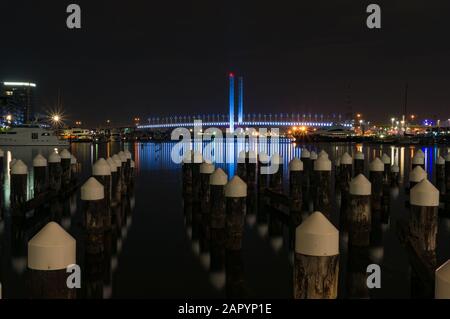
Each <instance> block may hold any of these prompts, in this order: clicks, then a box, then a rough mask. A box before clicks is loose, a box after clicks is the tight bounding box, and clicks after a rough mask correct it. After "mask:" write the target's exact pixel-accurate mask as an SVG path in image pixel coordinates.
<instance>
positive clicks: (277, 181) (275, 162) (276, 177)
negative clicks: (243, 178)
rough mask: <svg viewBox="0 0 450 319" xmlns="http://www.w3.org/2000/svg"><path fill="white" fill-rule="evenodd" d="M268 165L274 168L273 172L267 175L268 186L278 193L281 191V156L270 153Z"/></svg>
mask: <svg viewBox="0 0 450 319" xmlns="http://www.w3.org/2000/svg"><path fill="white" fill-rule="evenodd" d="M270 166H271V167H273V168H275V172H274V173H273V174H270V176H269V184H270V188H271V189H272V190H273V191H275V192H278V193H282V192H283V157H282V156H281V155H280V154H278V153H274V154H272V156H271V158H270Z"/></svg>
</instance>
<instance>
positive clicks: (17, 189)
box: [10, 160, 28, 214]
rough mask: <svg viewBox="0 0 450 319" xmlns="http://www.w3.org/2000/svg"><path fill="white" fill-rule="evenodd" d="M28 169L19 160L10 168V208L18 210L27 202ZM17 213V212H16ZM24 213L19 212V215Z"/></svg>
mask: <svg viewBox="0 0 450 319" xmlns="http://www.w3.org/2000/svg"><path fill="white" fill-rule="evenodd" d="M27 182H28V167H27V166H26V165H25V163H24V162H22V161H21V160H18V161H16V163H15V164H14V166H13V167H12V168H11V195H10V196H11V206H12V207H13V208H18V207H20V206H22V205H23V204H25V202H26V201H27ZM17 213H19V212H17ZM22 213H25V212H20V214H22Z"/></svg>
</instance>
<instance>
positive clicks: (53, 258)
mask: <svg viewBox="0 0 450 319" xmlns="http://www.w3.org/2000/svg"><path fill="white" fill-rule="evenodd" d="M75 263H76V241H75V239H74V238H73V237H72V236H70V234H68V233H67V232H66V231H65V230H64V229H63V228H62V227H61V226H60V225H58V224H57V223H55V222H50V223H48V224H47V225H45V226H44V228H42V229H41V230H40V231H39V232H38V233H37V234H36V235H35V236H34V237H33V238H31V240H30V241H29V242H28V268H29V269H35V270H60V269H66V268H67V266H69V265H72V264H75Z"/></svg>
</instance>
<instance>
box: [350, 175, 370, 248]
mask: <svg viewBox="0 0 450 319" xmlns="http://www.w3.org/2000/svg"><path fill="white" fill-rule="evenodd" d="M349 193H350V211H349V216H348V219H347V221H348V229H349V245H351V246H358V247H366V246H369V244H370V229H371V223H372V212H371V205H370V200H371V194H372V185H371V184H370V182H369V181H368V180H367V178H366V177H365V176H364V175H363V174H359V175H358V176H356V177H355V178H353V179H352V180H351V182H350V189H349Z"/></svg>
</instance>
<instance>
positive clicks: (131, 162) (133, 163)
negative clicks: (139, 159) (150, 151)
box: [130, 160, 136, 168]
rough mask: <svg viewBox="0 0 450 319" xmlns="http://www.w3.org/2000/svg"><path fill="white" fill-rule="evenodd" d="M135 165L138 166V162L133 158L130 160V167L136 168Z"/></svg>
mask: <svg viewBox="0 0 450 319" xmlns="http://www.w3.org/2000/svg"><path fill="white" fill-rule="evenodd" d="M135 166H136V163H135V162H134V161H133V160H131V161H130V167H131V168H134V167H135Z"/></svg>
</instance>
